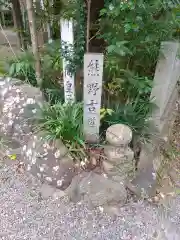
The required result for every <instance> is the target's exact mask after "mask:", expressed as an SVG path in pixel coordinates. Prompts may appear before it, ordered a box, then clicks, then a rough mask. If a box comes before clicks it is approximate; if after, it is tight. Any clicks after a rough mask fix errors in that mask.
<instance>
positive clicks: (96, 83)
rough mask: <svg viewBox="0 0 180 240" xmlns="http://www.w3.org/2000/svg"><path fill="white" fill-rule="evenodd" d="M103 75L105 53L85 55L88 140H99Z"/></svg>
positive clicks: (85, 132) (85, 105) (85, 111)
mask: <svg viewBox="0 0 180 240" xmlns="http://www.w3.org/2000/svg"><path fill="white" fill-rule="evenodd" d="M102 77H103V54H100V53H87V54H85V56H84V134H85V138H86V140H87V141H88V142H98V140H99V126H100V108H101V94H102Z"/></svg>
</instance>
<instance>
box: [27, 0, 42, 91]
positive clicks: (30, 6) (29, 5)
mask: <svg viewBox="0 0 180 240" xmlns="http://www.w3.org/2000/svg"><path fill="white" fill-rule="evenodd" d="M26 6H27V12H28V20H29V29H30V33H31V43H32V51H33V54H34V57H35V71H36V80H37V84H38V86H39V87H40V88H41V87H42V78H41V62H40V55H39V49H38V41H37V32H36V24H35V17H34V8H33V2H32V0H26Z"/></svg>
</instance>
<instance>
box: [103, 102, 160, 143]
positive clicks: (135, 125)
mask: <svg viewBox="0 0 180 240" xmlns="http://www.w3.org/2000/svg"><path fill="white" fill-rule="evenodd" d="M153 108H155V104H154V103H153V102H151V101H149V100H142V99H140V98H139V97H137V98H136V100H135V101H132V102H129V103H127V104H119V105H117V104H116V105H115V106H113V108H112V109H113V110H112V111H111V112H110V111H109V112H107V114H106V115H105V116H104V119H103V122H102V125H101V128H102V129H107V128H108V127H109V126H111V125H112V124H119V123H122V124H125V125H128V126H129V127H130V128H131V129H132V131H133V137H134V138H136V139H138V141H141V142H145V141H147V140H148V139H149V138H150V136H151V133H150V128H149V127H150V117H151V113H152V110H153Z"/></svg>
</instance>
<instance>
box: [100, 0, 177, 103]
mask: <svg viewBox="0 0 180 240" xmlns="http://www.w3.org/2000/svg"><path fill="white" fill-rule="evenodd" d="M170 2H171V1H166V2H165V1H164V2H163V1H161V0H156V1H155V0H148V1H146V0H137V1H134V0H128V1H119V0H114V1H109V0H106V1H105V3H106V4H105V8H104V9H102V10H101V13H100V16H101V17H100V30H101V34H100V35H99V37H100V38H103V39H104V41H105V43H106V49H105V76H106V78H107V79H108V83H110V84H111V83H113V87H114V89H116V94H117V95H119V96H121V97H120V98H121V100H122V101H123V102H126V101H128V99H133V98H135V97H136V92H137V89H140V91H141V95H145V96H146V97H148V94H147V90H148V91H149V87H148V89H147V87H146V86H145V85H146V83H148V84H147V85H152V83H151V82H152V79H153V77H154V72H155V66H156V63H157V59H158V55H159V49H160V44H161V42H162V41H168V40H173V39H174V36H175V35H176V32H177V29H179V26H180V21H179V18H178V17H177V16H176V15H175V8H177V7H178V5H177V6H175V5H172V4H170ZM106 84H107V83H106ZM134 85H136V86H135V88H134ZM143 85H144V86H143ZM107 87H108V86H107ZM144 87H145V88H144ZM134 90H136V92H135V91H134ZM144 90H145V91H144Z"/></svg>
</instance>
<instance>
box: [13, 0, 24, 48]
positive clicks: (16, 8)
mask: <svg viewBox="0 0 180 240" xmlns="http://www.w3.org/2000/svg"><path fill="white" fill-rule="evenodd" d="M12 15H13V20H14V27H15V29H16V31H17V34H18V39H19V47H20V48H23V49H27V44H26V41H25V34H24V27H23V19H22V13H21V6H20V3H19V0H12Z"/></svg>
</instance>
